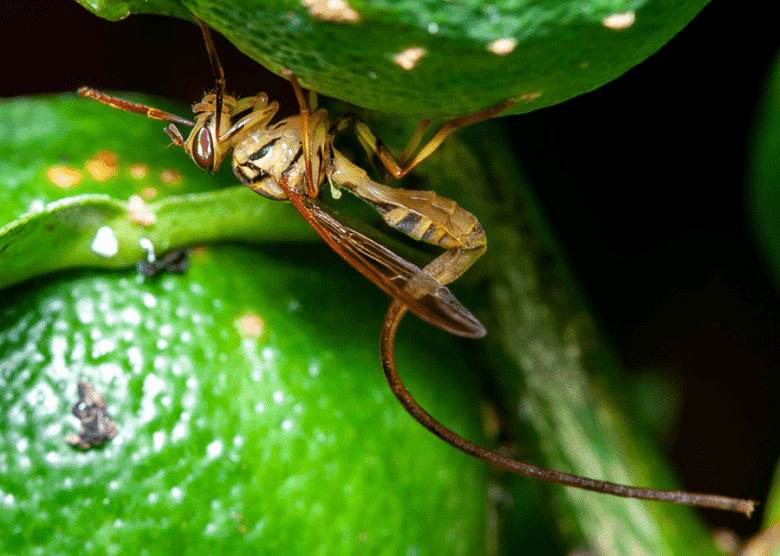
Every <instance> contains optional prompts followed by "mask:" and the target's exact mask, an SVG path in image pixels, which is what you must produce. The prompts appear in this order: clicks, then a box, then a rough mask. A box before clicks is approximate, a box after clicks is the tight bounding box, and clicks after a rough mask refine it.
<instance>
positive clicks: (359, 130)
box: [330, 99, 516, 178]
mask: <svg viewBox="0 0 780 556" xmlns="http://www.w3.org/2000/svg"><path fill="white" fill-rule="evenodd" d="M515 103H516V101H515V100H513V99H507V100H505V101H504V102H502V103H500V104H497V105H495V106H493V107H492V108H488V109H487V110H483V111H481V112H477V113H476V114H471V115H469V116H461V117H459V118H455V119H452V120H450V121H448V122H447V123H445V124H444V125H443V126H442V127H441V129H439V131H437V132H436V134H435V135H434V136H433V137H432V138H431V140H430V141H428V142H427V143H426V144H425V145H424V146H423V147H422V148H421V149H420V150H419V151H417V154H416V155H414V156H412V153H413V152H414V151H415V150H417V146H418V145H419V144H420V142H421V141H422V137H423V134H424V133H425V131H426V130H427V129H428V127H429V126H430V125H431V122H432V120H422V121H421V122H420V123H419V124H418V125H417V128H416V129H415V131H414V133H413V134H412V137H411V139H410V140H409V143H408V144H407V146H406V147H405V148H404V150H403V153H402V154H401V157H400V162H398V161H397V160H396V159H395V157H394V156H393V154H392V153H391V152H390V150H389V149H388V148H387V147H386V146H385V145H384V143H382V141H381V140H380V139H379V137H377V135H376V134H375V133H374V132H373V131H372V130H371V128H370V127H368V124H366V123H365V122H364V121H363V120H361V119H360V118H358V117H357V116H356V115H355V114H351V113H347V114H340V115H338V116H336V117H335V118H334V119H333V121H332V123H331V127H330V132H331V133H336V132H338V131H342V130H343V129H345V128H346V127H347V126H349V125H350V124H351V125H352V126H353V127H354V128H355V133H356V134H357V136H358V139H359V140H360V143H361V145H363V148H364V149H365V150H366V152H367V153H368V154H369V155H372V154H373V155H375V156H376V157H377V158H378V159H379V161H380V162H381V163H382V165H383V166H384V167H385V169H386V170H387V171H388V172H389V173H390V175H391V176H393V177H395V178H402V177H404V176H405V175H406V174H408V173H409V172H410V171H412V169H413V168H414V167H415V166H417V165H418V164H419V163H420V162H422V161H423V160H425V159H426V158H428V157H429V156H431V155H432V154H433V153H434V152H435V151H436V149H438V148H439V146H440V145H441V144H442V143H443V142H444V140H445V139H446V138H447V137H448V136H449V135H450V134H451V133H452V132H453V131H455V130H456V129H458V128H461V127H465V126H468V125H471V124H475V123H477V122H481V121H484V120H487V119H490V118H492V117H493V116H496V115H498V114H500V113H501V112H503V111H504V110H506V109H507V108H509V107H510V106H512V105H513V104H515ZM409 159H411V160H409ZM407 160H409V161H408V162H407Z"/></svg>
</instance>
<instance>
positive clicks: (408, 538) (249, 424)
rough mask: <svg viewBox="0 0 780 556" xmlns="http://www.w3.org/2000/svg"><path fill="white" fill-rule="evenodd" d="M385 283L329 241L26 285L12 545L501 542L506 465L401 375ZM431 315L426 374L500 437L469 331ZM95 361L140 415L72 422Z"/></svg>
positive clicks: (11, 310)
mask: <svg viewBox="0 0 780 556" xmlns="http://www.w3.org/2000/svg"><path fill="white" fill-rule="evenodd" d="M355 291H359V292H360V295H357V296H356V295H354V292H355ZM364 294H365V295H364ZM11 300H13V301H11ZM384 304H385V299H384V298H383V296H382V295H381V294H380V293H378V292H373V291H372V288H370V287H369V286H368V285H367V284H364V283H363V280H362V278H361V277H360V276H358V275H357V273H354V272H351V271H348V270H347V269H346V267H345V265H343V263H341V261H340V260H338V259H337V257H336V256H335V255H332V254H330V253H329V252H328V251H327V249H326V248H325V247H324V246H319V247H310V248H300V249H290V248H288V249H277V250H274V249H266V250H258V249H256V248H255V249H251V250H250V249H248V248H245V247H238V246H224V245H223V246H217V247H214V248H208V249H202V250H198V251H196V252H195V253H194V254H193V256H192V260H191V268H190V270H189V271H188V272H186V273H184V274H176V275H164V276H162V277H159V278H150V279H145V278H142V277H139V276H137V275H134V274H133V273H132V272H116V273H110V274H96V275H87V274H84V275H81V276H78V277H76V278H73V277H72V276H70V277H69V276H65V275H61V276H59V277H58V278H57V279H54V280H52V279H51V278H50V279H48V280H47V279H41V280H37V281H33V282H28V283H26V284H24V285H22V286H20V287H16V288H12V289H7V290H5V291H4V296H3V301H2V303H1V304H0V368H2V370H3V372H2V391H3V396H4V398H3V404H2V410H1V411H2V416H1V417H0V422H2V423H3V426H2V429H0V504H2V506H3V511H2V512H0V553H2V554H35V553H38V552H36V551H42V552H41V553H46V554H65V553H74V552H75V551H79V550H86V551H87V552H89V553H91V554H120V553H129V552H136V551H138V550H139V549H140V548H141V547H143V548H144V550H145V553H146V554H172V553H176V554H209V553H211V554H227V553H230V554H280V553H286V554H333V553H343V554H350V553H361V552H362V553H367V554H404V553H409V551H410V550H411V551H413V552H414V553H416V554H478V553H481V552H482V550H484V548H483V547H484V535H485V531H484V508H485V492H486V475H487V466H485V465H484V464H482V463H481V462H478V461H476V460H473V459H472V458H469V457H467V456H465V455H463V454H460V453H458V452H457V451H455V450H454V449H452V448H451V447H449V446H447V445H445V444H443V443H442V442H440V441H439V440H438V439H436V438H435V437H433V436H432V435H430V434H429V433H428V432H426V431H425V430H423V429H422V427H420V426H419V425H418V424H417V423H416V422H414V421H413V420H412V419H411V418H410V417H409V416H408V415H406V414H405V412H404V411H403V410H402V408H401V407H400V406H399V404H398V403H397V401H396V400H395V398H394V397H393V396H392V394H391V393H390V392H389V390H388V389H387V386H386V384H385V383H384V380H383V377H382V373H381V369H380V366H379V361H378V354H377V346H376V343H377V336H378V330H379V324H380V321H381V314H382V307H383V306H384ZM409 321H410V322H409V323H408V324H409V325H408V326H406V329H407V333H405V334H403V338H402V340H401V341H402V346H403V347H401V348H399V357H400V358H401V359H400V361H399V368H400V369H401V372H402V373H403V374H404V375H405V376H406V378H407V379H408V381H409V383H410V388H411V389H412V390H413V391H414V392H415V393H416V394H417V395H418V396H419V397H420V398H421V401H422V402H423V403H424V404H427V405H428V407H429V408H430V410H431V411H432V413H433V414H434V415H437V417H439V418H440V419H442V420H443V422H446V423H448V424H449V425H450V426H452V427H453V428H455V430H459V431H461V432H462V433H463V434H465V435H466V436H471V437H472V438H479V437H480V436H481V435H480V426H479V423H478V421H479V412H478V411H475V408H476V407H478V403H479V400H478V397H477V396H476V395H475V391H477V389H476V388H474V382H473V374H472V375H471V376H472V378H469V375H470V373H469V372H468V370H467V369H466V368H465V367H464V366H463V365H462V364H461V363H460V361H462V358H461V357H459V356H458V347H457V344H455V343H454V342H453V341H452V339H451V338H450V337H447V336H446V335H445V334H444V333H440V332H438V331H435V330H433V329H431V328H430V327H428V326H423V325H422V324H420V325H419V326H418V325H417V323H413V322H412V319H409ZM404 324H407V323H404ZM409 329H413V330H414V331H415V334H409V333H408V332H409ZM258 334H259V335H258ZM418 334H419V336H418ZM79 379H85V380H87V381H89V382H90V383H92V384H93V385H94V386H95V388H96V389H97V390H98V391H99V392H100V393H101V394H102V395H103V396H104V397H105V399H106V401H107V403H108V408H109V413H110V414H111V416H112V417H113V418H114V420H115V421H116V424H117V427H118V429H119V434H118V436H117V437H116V438H114V439H113V440H111V441H109V442H108V443H107V444H106V445H104V446H102V447H98V448H93V449H91V450H88V451H81V450H78V449H74V448H72V447H71V446H69V445H68V444H66V442H65V440H64V437H65V435H66V434H67V433H69V432H76V431H77V430H78V426H79V425H78V421H77V420H76V419H75V418H74V417H73V416H72V415H71V414H70V406H71V405H72V404H73V403H74V402H75V401H76V400H77V399H78V395H77V393H76V384H77V382H78V380H79Z"/></svg>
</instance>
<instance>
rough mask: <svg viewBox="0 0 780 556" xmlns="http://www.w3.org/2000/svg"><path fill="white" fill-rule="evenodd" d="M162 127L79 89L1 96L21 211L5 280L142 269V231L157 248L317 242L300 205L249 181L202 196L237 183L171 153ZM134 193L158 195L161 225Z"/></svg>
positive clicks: (3, 198)
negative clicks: (267, 196)
mask: <svg viewBox="0 0 780 556" xmlns="http://www.w3.org/2000/svg"><path fill="white" fill-rule="evenodd" d="M150 102H152V103H155V101H150ZM158 104H160V103H158ZM163 104H164V103H163ZM74 124H78V125H79V127H78V128H77V127H76V125H74ZM161 127H162V126H161V124H160V123H159V122H154V121H151V120H146V119H144V118H141V117H139V116H137V115H135V114H128V113H123V112H120V111H118V110H111V109H109V108H107V107H105V106H103V105H101V104H98V103H95V102H91V101H89V100H87V99H83V98H79V97H76V96H75V95H63V96H59V97H51V98H49V99H36V100H32V99H15V100H10V101H3V102H0V179H2V180H3V181H2V183H1V184H0V217H4V218H12V217H14V216H17V215H19V216H18V218H16V220H14V221H12V222H10V223H8V224H6V225H5V226H3V225H2V224H3V220H2V219H0V268H2V269H3V272H2V273H1V274H0V288H3V287H6V286H8V285H11V284H16V283H19V282H22V281H24V280H27V279H28V278H31V277H34V276H39V275H42V274H46V273H49V272H53V271H56V270H62V269H66V268H77V267H91V268H124V267H128V266H133V265H135V263H136V261H139V260H142V259H144V258H146V257H147V252H146V251H145V250H144V249H142V247H141V245H140V244H139V241H140V240H141V239H142V238H146V239H148V240H150V241H151V242H152V244H153V245H154V247H155V249H156V250H157V252H158V254H160V253H164V252H167V251H170V250H176V249H181V248H182V247H186V246H190V245H197V244H201V243H204V242H212V241H218V240H241V241H248V242H255V243H256V242H264V241H301V240H303V241H309V240H314V239H315V237H316V236H315V234H314V233H313V232H312V231H311V230H310V228H309V227H308V226H307V225H306V224H305V223H304V222H303V220H302V219H300V218H297V216H296V215H295V214H294V213H295V211H294V210H293V209H292V207H291V206H289V205H287V204H286V203H271V202H263V201H261V199H260V198H259V197H258V195H256V194H254V193H253V192H252V191H250V190H249V189H247V188H246V187H244V186H235V185H234V186H232V187H228V188H225V189H221V190H218V191H216V192H203V193H196V192H198V191H204V190H207V189H209V188H212V187H215V186H222V187H224V186H225V185H226V184H227V183H232V184H235V183H236V181H237V180H236V179H235V177H234V176H232V174H231V173H230V172H223V173H222V174H221V176H220V177H212V176H208V175H206V174H205V173H203V172H202V171H201V170H200V169H198V168H197V167H196V166H195V165H194V164H192V162H190V161H189V160H188V159H187V156H186V155H185V153H184V152H183V151H182V150H180V149H178V148H175V149H167V150H166V149H165V148H164V147H165V145H166V143H167V137H166V136H165V135H164V134H163V133H162V130H161ZM166 176H167V177H166ZM71 181H72V182H73V183H71ZM94 191H105V192H110V193H111V195H112V197H109V196H108V195H106V194H95V193H92V192H94ZM85 192H90V193H85ZM73 193H77V195H76V196H73V197H64V196H65V195H68V194H73ZM130 195H137V196H139V197H140V196H142V195H143V196H146V197H150V196H153V198H154V199H159V200H156V201H151V200H150V201H149V204H148V206H147V210H148V214H153V215H155V221H154V223H145V225H142V224H141V223H138V217H137V216H134V215H133V214H132V211H129V210H128V202H127V201H126V200H125V199H128V198H129V197H130ZM118 198H122V199H123V200H121V201H120V200H119V199H118ZM25 210H26V212H25ZM102 228H107V229H108V230H106V233H108V236H109V243H110V242H111V241H112V240H111V238H113V241H116V249H115V250H110V251H109V253H105V252H103V250H102V247H101V246H100V245H99V242H98V243H96V239H97V234H98V231H99V230H101V229H102Z"/></svg>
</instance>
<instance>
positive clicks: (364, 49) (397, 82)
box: [80, 0, 707, 119]
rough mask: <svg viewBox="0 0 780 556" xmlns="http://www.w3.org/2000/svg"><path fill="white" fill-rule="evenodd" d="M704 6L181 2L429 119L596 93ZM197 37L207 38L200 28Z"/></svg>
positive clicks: (314, 77)
mask: <svg viewBox="0 0 780 556" xmlns="http://www.w3.org/2000/svg"><path fill="white" fill-rule="evenodd" d="M80 1H81V2H82V3H84V4H85V5H87V4H88V5H89V6H90V9H93V11H95V13H98V14H99V15H102V16H104V17H106V18H108V19H114V18H116V13H117V11H122V10H124V9H126V8H129V9H130V10H131V11H133V12H139V13H150V12H153V11H154V12H155V13H170V12H171V10H170V9H169V8H168V5H167V4H165V5H164V8H162V9H160V11H156V10H155V8H153V7H150V6H149V5H148V4H147V3H146V2H145V1H144V0H136V1H135V2H127V3H126V2H124V1H123V2H120V5H121V6H122V8H121V9H118V8H115V7H114V2H112V1H105V2H103V3H102V4H100V5H98V6H96V7H95V6H94V3H93V2H91V1H89V2H88V1H87V0H80ZM706 3H707V0H694V1H689V2H680V1H678V0H567V1H556V2H516V1H515V0H497V1H491V2H486V1H482V0H470V1H466V2H439V1H429V2H424V1H421V0H414V1H412V0H409V1H404V2H398V1H381V2H376V1H367V0H351V1H350V2H344V3H343V6H346V7H345V8H344V9H343V10H342V11H341V12H339V13H336V14H332V15H328V14H324V13H323V12H321V11H319V8H320V7H322V6H324V5H326V2H324V1H312V2H301V1H300V0H284V1H274V2H270V1H268V0H243V1H241V2H236V1H235V0H229V1H228V0H183V2H182V4H183V5H184V6H185V7H186V9H187V10H189V11H191V12H192V13H193V14H195V15H196V16H198V17H199V18H201V19H203V20H204V21H206V23H208V24H209V25H210V26H211V27H213V28H214V29H216V30H217V31H219V32H220V33H223V34H224V35H225V36H226V37H227V38H228V39H230V41H231V42H232V43H233V44H235V45H236V46H237V47H238V48H239V49H240V50H241V51H242V52H244V53H245V54H247V55H248V56H250V57H251V58H253V59H254V60H256V61H258V62H259V63H261V64H262V65H263V66H265V67H267V68H268V69H270V70H272V71H274V72H275V73H280V72H281V71H282V69H284V68H287V69H290V70H292V71H293V72H295V73H296V74H297V75H298V76H299V78H300V80H301V82H302V83H303V85H304V86H306V87H309V88H311V89H313V90H315V91H317V92H319V93H322V94H324V95H327V96H330V97H334V98H339V99H342V100H345V101H348V102H350V103H352V104H355V105H358V106H363V107H367V108H371V109H374V110H381V111H383V112H387V113H392V114H399V115H406V116H413V117H416V118H430V119H437V118H442V119H444V118H452V117H455V116H458V115H462V114H469V113H474V112H477V111H480V110H483V109H485V108H487V107H489V106H492V105H495V104H497V103H499V102H501V101H503V100H504V99H506V98H510V97H511V98H516V99H518V104H517V105H515V106H514V107H512V108H510V109H509V110H507V112H506V113H507V114H513V113H523V112H529V111H531V110H536V109H538V108H542V107H545V106H550V105H553V104H557V103H559V102H563V101H565V100H567V99H570V98H572V97H574V96H577V95H580V94H582V93H585V92H588V91H591V90H593V89H595V88H597V87H599V86H601V85H603V84H604V83H607V82H609V81H611V80H613V79H615V78H616V77H618V76H620V75H622V74H623V73H625V72H626V71H627V70H628V69H630V68H631V67H633V66H635V65H636V64H638V63H640V62H641V61H643V60H644V59H646V58H647V57H648V56H650V55H651V54H653V53H654V52H656V51H657V50H658V49H659V48H660V47H661V46H663V45H664V44H665V43H666V42H667V41H669V39H671V38H672V37H673V36H674V35H675V34H676V33H677V32H678V31H680V29H682V28H683V27H684V26H685V25H686V24H687V23H688V22H689V21H690V20H691V19H692V18H693V17H694V16H695V15H696V14H697V13H698V12H699V11H700V10H701V9H702V8H703V7H704V6H705V5H706ZM307 6H308V7H307ZM177 15H179V17H181V15H180V14H177ZM339 15H341V16H342V17H341V20H340V21H339V20H337V19H334V18H337V17H338V16H339ZM192 40H193V45H195V44H196V43H197V42H198V41H199V40H200V39H199V37H198V32H197V31H196V30H193V39H192ZM510 50H511V51H510ZM205 63H206V62H205V57H204V64H205ZM407 68H408V69H407ZM227 82H228V84H229V83H230V75H228V76H227Z"/></svg>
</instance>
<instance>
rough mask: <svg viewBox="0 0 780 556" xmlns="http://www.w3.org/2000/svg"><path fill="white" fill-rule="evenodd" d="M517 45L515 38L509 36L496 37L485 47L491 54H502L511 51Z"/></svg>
mask: <svg viewBox="0 0 780 556" xmlns="http://www.w3.org/2000/svg"><path fill="white" fill-rule="evenodd" d="M516 46H517V39H513V38H511V37H507V38H503V39H498V40H496V41H493V42H491V43H490V44H488V45H487V49H488V50H489V51H490V52H492V53H493V54H497V55H498V56H504V55H506V54H509V53H510V52H512V51H513V50H514V49H515V47H516Z"/></svg>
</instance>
